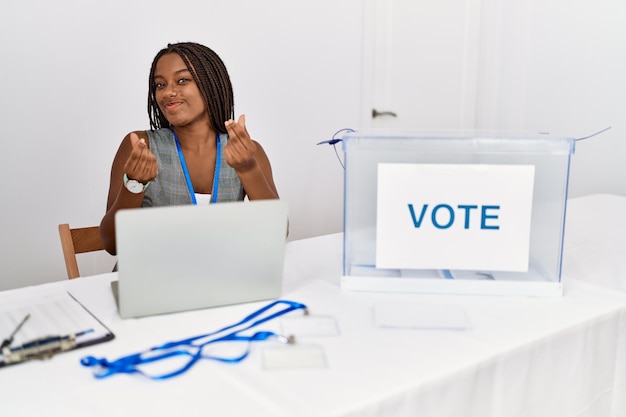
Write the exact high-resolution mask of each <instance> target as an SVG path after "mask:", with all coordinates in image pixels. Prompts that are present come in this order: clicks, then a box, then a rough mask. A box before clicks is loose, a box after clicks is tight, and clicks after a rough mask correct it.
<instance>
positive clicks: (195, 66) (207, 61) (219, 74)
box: [148, 42, 235, 133]
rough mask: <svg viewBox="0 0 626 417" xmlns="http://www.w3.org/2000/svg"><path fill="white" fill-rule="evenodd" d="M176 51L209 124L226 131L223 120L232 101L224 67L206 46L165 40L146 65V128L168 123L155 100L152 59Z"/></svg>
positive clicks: (231, 110) (230, 114)
mask: <svg viewBox="0 0 626 417" xmlns="http://www.w3.org/2000/svg"><path fill="white" fill-rule="evenodd" d="M169 53H177V54H178V55H180V57H181V58H182V59H183V62H184V63H185V65H186V66H187V69H188V70H189V72H191V75H192V77H193V79H194V81H195V83H196V85H197V86H198V88H199V89H200V93H201V94H202V98H203V99H204V103H205V105H206V108H207V112H208V113H209V121H210V123H211V127H212V128H213V129H215V130H216V131H217V132H219V133H226V128H225V127H224V122H225V121H226V120H229V119H232V118H234V114H235V110H234V109H235V103H234V95H233V87H232V84H231V82H230V77H229V76H228V71H227V70H226V66H225V65H224V62H223V61H222V60H221V58H220V57H219V56H218V55H217V54H216V53H215V52H214V51H213V50H211V49H210V48H208V47H206V46H204V45H200V44H198V43H193V42H184V43H175V44H169V45H168V46H167V48H164V49H162V50H160V51H159V53H157V55H156V56H155V57H154V60H153V61H152V67H151V68H150V78H149V79H148V91H149V93H148V117H149V118H150V129H152V130H156V129H159V128H161V127H169V126H170V123H169V121H168V120H167V119H166V118H165V116H164V115H163V113H161V109H160V108H159V106H158V103H157V101H156V87H155V84H154V72H155V68H156V63H157V62H158V60H159V59H160V58H161V57H162V56H163V55H165V54H169Z"/></svg>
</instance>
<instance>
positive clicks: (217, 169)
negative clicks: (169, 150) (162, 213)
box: [171, 129, 222, 205]
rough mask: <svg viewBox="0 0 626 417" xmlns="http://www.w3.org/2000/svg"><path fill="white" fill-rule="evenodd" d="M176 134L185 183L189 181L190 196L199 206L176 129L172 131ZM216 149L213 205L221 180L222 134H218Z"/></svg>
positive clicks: (175, 138)
mask: <svg viewBox="0 0 626 417" xmlns="http://www.w3.org/2000/svg"><path fill="white" fill-rule="evenodd" d="M171 130H172V133H173V134H174V141H175V142H176V149H177V150H178V158H179V159H180V165H181V166H182V167H183V173H184V174H185V181H187V188H189V195H190V196H191V202H192V203H193V204H194V205H195V204H198V202H197V201H196V192H195V191H194V190H193V184H191V177H190V176H189V170H188V169H187V164H186V163H185V157H184V156H183V149H182V148H181V147H180V141H179V140H178V136H176V132H174V129H171ZM215 136H216V139H215V143H216V145H215V146H216V149H217V151H216V152H217V153H216V154H215V174H213V191H212V192H211V203H217V186H218V183H219V180H220V157H221V155H222V150H221V149H220V134H219V133H217V132H216V134H215Z"/></svg>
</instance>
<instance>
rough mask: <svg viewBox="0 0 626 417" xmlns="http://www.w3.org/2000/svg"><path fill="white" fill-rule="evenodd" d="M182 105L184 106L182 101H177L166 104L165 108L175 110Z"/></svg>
mask: <svg viewBox="0 0 626 417" xmlns="http://www.w3.org/2000/svg"><path fill="white" fill-rule="evenodd" d="M181 104H183V103H182V102H181V101H175V102H172V103H165V108H166V109H167V110H174V109H176V108H178V107H179V106H180V105H181Z"/></svg>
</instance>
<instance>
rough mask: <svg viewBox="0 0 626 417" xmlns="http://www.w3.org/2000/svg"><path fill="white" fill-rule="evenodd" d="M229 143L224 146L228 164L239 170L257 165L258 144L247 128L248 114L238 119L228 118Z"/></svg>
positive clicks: (244, 170) (226, 124) (245, 169)
mask: <svg viewBox="0 0 626 417" xmlns="http://www.w3.org/2000/svg"><path fill="white" fill-rule="evenodd" d="M224 124H225V126H226V131H227V132H228V138H229V139H228V143H227V144H226V146H225V147H224V158H225V159H226V162H227V163H228V165H230V166H231V167H233V168H234V169H235V170H236V171H237V172H246V171H248V170H250V169H252V168H254V166H255V165H256V163H257V162H256V159H255V155H256V151H257V146H256V144H255V143H254V141H253V140H252V139H251V138H250V135H249V134H248V130H247V129H246V116H245V115H243V114H242V115H241V116H239V119H238V120H237V121H234V120H227V121H226V122H225V123H224Z"/></svg>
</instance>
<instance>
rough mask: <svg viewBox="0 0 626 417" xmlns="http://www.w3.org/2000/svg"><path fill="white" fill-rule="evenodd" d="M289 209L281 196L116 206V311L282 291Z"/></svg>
mask: <svg viewBox="0 0 626 417" xmlns="http://www.w3.org/2000/svg"><path fill="white" fill-rule="evenodd" d="M287 212H288V209H287V204H286V203H285V202H283V201H280V200H257V201H245V202H233V203H220V204H211V205H209V206H191V205H189V206H169V207H154V208H142V209H132V210H120V211H119V212H117V214H116V218H115V223H116V239H117V257H118V274H119V282H118V286H117V287H118V288H117V292H118V307H119V312H120V316H121V317H122V318H128V317H141V316H148V315H154V314H162V313H172V312H177V311H184V310H193V309H200V308H207V307H216V306H222V305H228V304H239V303H246V302H252V301H259V300H267V299H273V298H278V297H280V294H281V289H282V277H283V262H284V256H285V241H286V238H287ZM115 290H116V289H115V288H114V292H115Z"/></svg>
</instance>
